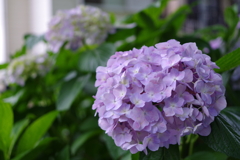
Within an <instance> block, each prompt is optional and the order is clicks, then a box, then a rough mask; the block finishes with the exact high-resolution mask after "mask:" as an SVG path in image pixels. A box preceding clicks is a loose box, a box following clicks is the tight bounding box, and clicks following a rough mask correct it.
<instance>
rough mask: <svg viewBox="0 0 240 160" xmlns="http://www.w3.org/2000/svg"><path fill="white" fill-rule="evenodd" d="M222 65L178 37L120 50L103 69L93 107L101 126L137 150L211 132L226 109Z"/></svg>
mask: <svg viewBox="0 0 240 160" xmlns="http://www.w3.org/2000/svg"><path fill="white" fill-rule="evenodd" d="M215 68H218V66H217V65H216V64H215V63H214V62H212V61H211V60H210V57H209V56H208V55H205V54H202V52H201V51H200V50H198V48H197V46H196V44H195V43H185V44H183V45H181V44H180V43H179V42H178V41H176V40H169V41H167V42H163V43H158V44H156V45H155V47H154V46H150V47H146V46H143V47H142V48H141V49H133V50H130V51H125V52H116V53H115V54H114V55H113V56H111V57H110V59H109V60H108V62H107V66H106V67H102V66H100V67H98V68H97V75H96V77H97V80H96V83H95V86H96V87H98V91H97V94H96V96H95V102H94V104H93V109H94V110H95V109H96V112H97V113H98V115H99V121H98V122H99V126H100V127H101V128H102V129H103V130H105V131H106V133H107V134H108V135H109V136H111V137H112V138H113V139H114V141H115V143H116V145H117V146H120V147H121V148H122V149H124V150H130V151H131V153H136V152H138V151H145V153H147V148H148V149H149V150H151V151H156V150H158V149H159V147H166V148H168V147H169V145H170V144H177V143H178V144H179V143H180V138H181V137H182V136H184V135H189V134H199V135H202V136H207V135H209V134H210V132H211V127H210V123H211V122H213V121H214V117H215V116H217V115H218V114H219V112H220V111H221V110H222V109H224V108H225V107H226V100H225V96H224V93H225V89H224V86H223V84H222V78H221V75H220V74H217V73H215V72H214V69H215Z"/></svg>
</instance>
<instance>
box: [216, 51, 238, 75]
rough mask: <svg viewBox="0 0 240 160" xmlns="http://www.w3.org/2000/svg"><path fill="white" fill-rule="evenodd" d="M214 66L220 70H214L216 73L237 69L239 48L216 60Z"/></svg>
mask: <svg viewBox="0 0 240 160" xmlns="http://www.w3.org/2000/svg"><path fill="white" fill-rule="evenodd" d="M216 64H217V66H218V67H220V69H215V71H216V72H225V71H228V70H230V69H232V68H235V67H237V66H238V65H240V48H238V49H236V50H234V51H232V52H230V53H228V54H227V55H225V56H223V57H222V58H220V59H219V60H217V62H216Z"/></svg>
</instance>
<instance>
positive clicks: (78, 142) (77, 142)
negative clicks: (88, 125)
mask: <svg viewBox="0 0 240 160" xmlns="http://www.w3.org/2000/svg"><path fill="white" fill-rule="evenodd" d="M100 133H102V131H101V130H93V131H89V132H86V133H84V134H82V135H80V136H79V138H77V139H76V140H75V141H74V143H73V144H72V146H71V153H72V154H73V155H74V154H76V152H77V151H78V149H79V148H80V147H81V146H82V145H83V144H84V143H85V142H86V141H87V140H88V139H90V138H91V137H93V136H96V135H98V134H100Z"/></svg>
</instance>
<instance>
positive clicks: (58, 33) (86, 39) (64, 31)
mask: <svg viewBox="0 0 240 160" xmlns="http://www.w3.org/2000/svg"><path fill="white" fill-rule="evenodd" d="M111 31H113V26H112V25H111V22H110V17H109V15H108V14H107V13H106V12H103V11H101V10H100V9H99V8H96V7H91V6H84V5H80V6H78V7H76V8H73V9H70V10H64V11H59V12H58V13H57V14H56V15H55V16H54V17H53V18H52V20H51V21H50V23H49V31H48V32H47V33H46V35H45V37H46V40H47V41H48V42H49V46H50V49H51V50H52V51H53V52H58V50H59V49H60V47H61V46H62V45H63V44H64V43H65V42H68V43H67V45H66V47H67V48H69V49H72V50H76V49H78V48H79V47H81V46H82V45H83V43H86V44H90V45H91V44H100V43H102V42H103V41H104V40H105V38H106V36H107V34H108V33H109V32H111Z"/></svg>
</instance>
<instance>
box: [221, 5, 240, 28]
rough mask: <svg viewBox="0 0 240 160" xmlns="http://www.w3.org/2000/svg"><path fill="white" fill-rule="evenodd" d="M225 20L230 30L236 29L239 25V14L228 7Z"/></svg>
mask: <svg viewBox="0 0 240 160" xmlns="http://www.w3.org/2000/svg"><path fill="white" fill-rule="evenodd" d="M224 20H225V22H226V23H227V24H228V26H229V27H230V28H232V27H236V24H237V23H238V15H237V12H235V11H234V9H233V8H232V7H228V8H226V9H225V10H224Z"/></svg>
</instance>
